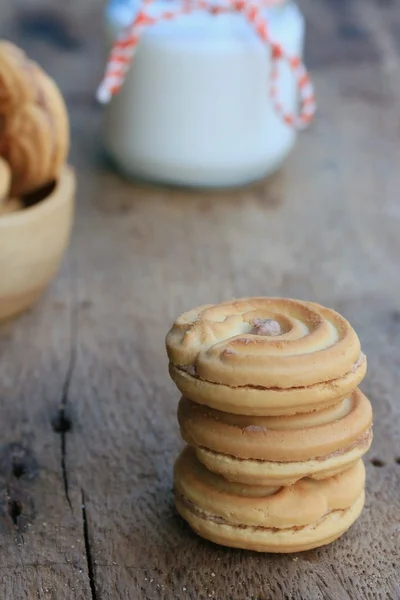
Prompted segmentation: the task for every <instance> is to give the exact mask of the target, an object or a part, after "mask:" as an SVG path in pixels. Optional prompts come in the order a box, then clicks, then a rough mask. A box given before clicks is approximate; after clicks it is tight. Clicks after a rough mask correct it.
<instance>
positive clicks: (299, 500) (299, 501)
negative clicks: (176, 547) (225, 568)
mask: <svg viewBox="0 0 400 600" xmlns="http://www.w3.org/2000/svg"><path fill="white" fill-rule="evenodd" d="M364 484H365V469H364V465H363V463H362V461H358V462H357V463H356V464H355V465H354V466H353V467H351V468H350V469H347V470H346V471H344V472H343V473H341V474H340V475H336V476H334V477H330V478H329V479H324V480H322V481H314V480H310V479H303V480H301V481H298V482H297V483H296V484H294V485H293V486H290V487H284V488H280V487H268V486H245V485H242V484H237V483H231V482H228V481H226V480H225V479H224V478H222V477H220V476H219V475H216V474H214V473H211V472H210V471H208V470H207V469H206V468H205V467H204V466H203V465H202V464H201V463H200V462H199V461H198V460H197V458H196V455H195V452H194V450H193V449H192V448H189V447H186V448H185V450H184V451H183V452H182V454H181V455H180V456H179V458H178V459H177V461H176V463H175V469H174V488H175V505H176V508H177V510H178V512H179V513H180V515H181V516H182V517H183V518H184V519H185V520H186V521H187V522H188V523H189V525H190V526H191V527H192V529H194V531H196V533H198V534H199V535H200V536H202V537H204V538H206V539H208V540H211V541H212V542H215V543H217V544H222V545H224V546H231V547H235V548H243V549H248V550H256V551H258V552H281V553H282V552H299V551H302V550H309V549H311V548H317V547H319V546H323V545H325V544H328V543H330V542H332V541H334V540H335V539H337V538H338V537H339V536H340V535H342V534H343V533H344V532H345V531H346V530H347V529H348V528H349V527H350V526H351V525H352V524H353V523H354V521H355V520H356V519H357V517H358V516H359V515H360V513H361V511H362V508H363V505H364Z"/></svg>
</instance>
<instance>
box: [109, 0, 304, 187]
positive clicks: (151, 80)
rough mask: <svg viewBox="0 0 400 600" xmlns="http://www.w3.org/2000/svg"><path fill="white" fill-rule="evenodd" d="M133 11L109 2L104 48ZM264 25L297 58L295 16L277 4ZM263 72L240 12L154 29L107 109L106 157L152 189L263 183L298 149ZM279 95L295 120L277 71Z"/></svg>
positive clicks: (199, 14)
mask: <svg viewBox="0 0 400 600" xmlns="http://www.w3.org/2000/svg"><path fill="white" fill-rule="evenodd" d="M187 1H189V2H190V0H187ZM178 2H179V0H155V1H154V2H153V3H152V4H151V5H150V6H149V9H148V11H149V13H151V14H152V15H153V16H157V14H160V13H161V12H163V11H165V10H169V9H172V8H173V7H174V6H175V5H176V4H177V3H178ZM138 8H139V2H137V0H118V1H117V0H114V1H112V2H111V4H110V5H109V7H108V9H107V12H106V25H107V27H106V31H107V37H108V44H109V46H110V47H111V45H112V43H113V42H114V40H115V39H116V38H117V36H118V35H119V34H120V33H121V31H123V30H124V28H125V27H126V26H127V25H128V24H130V23H131V22H132V20H133V18H134V17H135V14H136V13H137V10H138ZM262 15H263V17H265V20H266V21H267V23H268V27H269V31H270V35H271V37H272V38H273V39H274V41H276V42H278V43H279V44H280V45H281V46H282V47H283V48H284V50H285V51H286V52H287V53H288V54H290V55H298V56H300V57H301V56H302V52H303V39H304V21H303V18H302V15H301V13H300V11H299V9H298V8H297V6H296V5H295V4H294V3H292V2H285V1H284V2H282V3H281V4H279V5H277V6H274V7H272V8H268V9H263V11H262ZM270 72H271V50H270V48H269V47H268V46H267V45H266V44H265V43H263V42H262V41H261V39H260V38H259V37H258V36H257V34H256V32H255V30H254V28H253V27H252V26H251V25H250V23H249V22H248V21H247V20H246V18H245V17H244V15H242V14H240V13H238V12H234V11H232V12H229V13H225V14H211V13H210V12H207V11H196V12H193V13H192V14H187V15H182V16H179V17H176V18H174V19H171V20H168V21H167V20H164V21H160V22H157V23H156V24H155V25H153V26H152V27H150V28H148V29H146V30H145V31H144V33H143V35H142V36H141V38H140V42H139V44H138V47H137V50H136V53H135V55H134V58H133V60H132V64H131V66H130V68H129V70H128V72H127V74H126V78H125V82H124V84H123V86H122V89H121V90H120V92H119V93H118V94H116V95H115V96H114V97H113V98H112V100H111V102H110V103H109V104H108V106H107V107H106V109H105V120H104V138H105V144H106V149H107V152H108V153H109V155H110V157H111V158H112V160H113V161H114V162H115V163H116V164H117V166H118V167H119V168H120V170H121V171H122V172H124V173H125V174H127V175H128V176H133V177H137V178H140V179H146V180H151V181H154V182H160V183H170V184H178V185H184V186H195V187H229V186H237V185H242V184H246V183H249V182H251V181H254V180H258V179H261V178H263V177H265V176H267V175H269V174H271V173H272V172H274V171H276V170H277V169H278V168H279V167H280V166H281V164H282V162H283V161H284V159H285V158H286V156H287V155H288V153H289V152H290V150H291V149H292V147H293V145H294V143H295V140H296V131H295V129H294V128H293V127H291V126H290V125H287V124H286V123H285V122H284V121H283V119H282V117H281V116H280V115H279V114H278V113H277V111H276V109H275V107H274V104H273V101H272V99H271V97H270V95H269V76H270ZM276 87H277V95H278V97H279V100H280V102H281V103H282V105H283V107H284V109H285V111H291V112H293V113H297V111H298V104H299V96H298V87H297V85H296V81H295V78H294V75H293V72H292V71H291V70H290V68H289V66H288V64H287V63H286V62H284V61H282V62H281V63H280V64H279V77H278V78H277V81H276Z"/></svg>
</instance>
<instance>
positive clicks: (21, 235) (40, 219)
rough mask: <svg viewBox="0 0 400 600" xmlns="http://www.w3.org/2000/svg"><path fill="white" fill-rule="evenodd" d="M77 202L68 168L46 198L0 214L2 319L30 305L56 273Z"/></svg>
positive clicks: (0, 294) (73, 183) (70, 170)
mask: <svg viewBox="0 0 400 600" xmlns="http://www.w3.org/2000/svg"><path fill="white" fill-rule="evenodd" d="M74 203H75V175H74V173H73V171H72V169H70V168H69V167H65V168H64V170H63V171H62V173H61V176H60V179H59V180H58V182H57V183H56V185H55V187H54V189H53V190H52V191H51V192H50V193H49V195H48V196H47V197H46V198H45V199H44V200H41V201H40V202H38V203H37V204H34V205H33V206H30V207H29V208H25V209H24V210H22V211H19V212H14V213H10V214H7V215H3V216H0V320H3V319H7V318H9V317H12V316H14V315H16V314H18V313H20V312H22V311H23V310H25V309H26V308H28V307H29V306H30V305H31V304H32V303H33V302H35V300H37V299H38V298H39V296H40V295H41V294H42V293H43V291H44V290H45V288H46V287H47V285H48V284H49V283H50V281H51V280H52V278H53V277H54V275H55V274H56V272H57V270H58V267H59V265H60V262H61V259H62V257H63V255H64V252H65V249H66V247H67V245H68V241H69V237H70V233H71V227H72V220H73V213H74Z"/></svg>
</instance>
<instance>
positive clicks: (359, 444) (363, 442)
mask: <svg viewBox="0 0 400 600" xmlns="http://www.w3.org/2000/svg"><path fill="white" fill-rule="evenodd" d="M371 441H372V428H370V429H368V431H366V432H365V433H363V435H361V436H360V437H359V438H358V439H357V440H356V441H355V442H354V443H353V444H351V445H350V446H347V447H345V448H341V449H339V450H335V451H334V452H329V453H328V454H325V455H323V456H310V458H306V459H304V460H298V461H290V460H286V461H285V460H263V459H261V458H240V457H238V456H233V455H231V454H224V453H222V452H216V451H214V450H210V449H209V448H205V447H203V446H200V447H199V450H201V451H202V452H206V453H207V454H209V455H212V456H213V457H215V458H216V459H218V460H219V461H221V462H222V461H229V462H232V463H233V462H234V463H246V464H259V465H264V466H266V467H267V466H268V465H283V466H284V465H288V466H289V465H290V466H294V465H304V464H305V463H307V464H309V463H310V462H311V461H312V462H313V463H317V464H318V463H322V462H325V461H328V460H330V459H332V458H337V457H342V456H344V455H348V454H352V453H353V451H354V450H358V449H359V450H366V449H367V448H368V447H369V445H370V444H371ZM196 450H197V448H196Z"/></svg>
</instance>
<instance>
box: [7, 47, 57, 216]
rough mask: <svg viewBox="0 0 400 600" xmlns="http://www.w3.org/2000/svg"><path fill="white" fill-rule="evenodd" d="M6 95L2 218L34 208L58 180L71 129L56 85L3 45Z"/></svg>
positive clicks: (15, 52) (34, 65)
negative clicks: (38, 195)
mask: <svg viewBox="0 0 400 600" xmlns="http://www.w3.org/2000/svg"><path fill="white" fill-rule="evenodd" d="M0 90H1V92H0V122H1V128H0V216H1V215H4V214H9V213H11V212H15V211H18V210H21V209H22V208H24V207H25V206H26V205H30V204H31V203H32V198H33V196H32V194H33V193H35V192H37V191H38V190H41V189H42V188H45V186H47V185H48V184H52V183H53V182H54V181H55V180H57V179H58V177H59V175H60V172H61V170H62V169H63V167H64V165H65V161H66V158H67V154H68V149H69V124H68V113H67V109H66V106H65V103H64V100H63V98H62V95H61V93H60V91H59V89H58V87H57V85H56V84H55V82H54V81H53V80H52V79H51V78H50V77H49V76H48V75H47V74H46V73H45V72H44V71H43V70H42V69H41V67H40V66H39V65H37V64H36V63H35V62H33V61H31V60H30V59H29V58H28V57H27V56H26V54H25V53H24V52H23V51H22V50H20V49H19V48H17V47H16V46H14V44H11V43H10V42H7V41H1V40H0ZM44 191H45V192H46V190H44Z"/></svg>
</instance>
